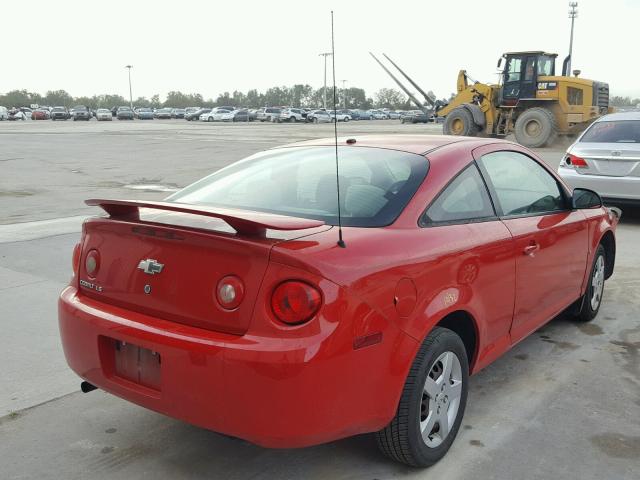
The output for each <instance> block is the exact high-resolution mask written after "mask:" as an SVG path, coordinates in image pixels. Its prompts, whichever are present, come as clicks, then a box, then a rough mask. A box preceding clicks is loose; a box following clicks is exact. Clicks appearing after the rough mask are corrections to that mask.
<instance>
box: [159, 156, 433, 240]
mask: <svg viewBox="0 0 640 480" xmlns="http://www.w3.org/2000/svg"><path fill="white" fill-rule="evenodd" d="M338 153H339V172H340V210H341V215H342V224H343V225H345V226H354V227H381V226H385V225H389V224H391V223H393V222H394V221H395V219H396V218H397V217H398V215H400V213H401V212H402V210H403V209H404V208H405V206H406V204H407V203H408V202H409V200H410V199H411V197H413V195H414V193H415V192H416V190H417V189H418V187H419V186H420V185H421V184H422V182H423V180H424V178H425V176H426V174H427V170H428V165H429V163H428V160H427V159H426V158H425V157H423V156H421V155H416V154H413V153H407V152H400V151H396V150H386V149H379V148H369V147H338ZM168 200H169V201H175V202H182V203H188V204H203V205H216V206H224V207H232V208H240V209H244V210H251V211H262V212H270V213H277V214H281V215H289V216H294V217H302V218H313V219H318V220H323V221H324V222H325V223H327V224H329V225H337V223H338V220H337V212H338V201H337V188H336V164H335V147H290V148H281V149H277V150H269V151H267V152H262V153H259V154H256V155H253V156H252V157H249V158H248V159H246V160H243V161H241V162H238V163H235V164H233V165H230V166H229V167H227V168H224V169H222V170H220V171H218V172H216V173H214V174H213V175H210V176H209V177H206V178H204V179H203V180H200V181H199V182H196V183H194V184H193V185H191V186H189V187H186V188H185V189H183V190H181V191H179V192H177V193H176V194H174V195H172V196H171V197H169V198H168Z"/></svg>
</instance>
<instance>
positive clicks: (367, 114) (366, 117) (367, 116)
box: [357, 110, 373, 120]
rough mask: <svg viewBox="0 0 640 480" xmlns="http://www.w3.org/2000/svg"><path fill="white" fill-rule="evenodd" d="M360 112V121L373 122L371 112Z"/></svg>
mask: <svg viewBox="0 0 640 480" xmlns="http://www.w3.org/2000/svg"><path fill="white" fill-rule="evenodd" d="M357 112H358V120H372V119H373V115H371V111H369V110H357Z"/></svg>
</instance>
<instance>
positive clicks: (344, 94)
mask: <svg viewBox="0 0 640 480" xmlns="http://www.w3.org/2000/svg"><path fill="white" fill-rule="evenodd" d="M340 81H341V82H342V108H343V109H345V110H346V109H347V88H346V86H345V84H346V83H347V81H346V80H340Z"/></svg>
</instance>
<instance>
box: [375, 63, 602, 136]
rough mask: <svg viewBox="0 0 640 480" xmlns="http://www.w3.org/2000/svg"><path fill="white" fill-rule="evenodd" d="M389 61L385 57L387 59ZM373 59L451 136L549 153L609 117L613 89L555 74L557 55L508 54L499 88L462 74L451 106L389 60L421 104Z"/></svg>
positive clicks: (567, 75) (502, 65)
mask: <svg viewBox="0 0 640 480" xmlns="http://www.w3.org/2000/svg"><path fill="white" fill-rule="evenodd" d="M383 55H384V54H383ZM371 56H372V57H373V58H374V59H375V60H376V62H378V64H380V66H381V67H382V68H383V69H384V70H385V71H386V72H387V73H388V74H389V75H390V76H391V78H393V80H395V82H396V83H397V84H398V86H400V88H402V90H404V92H405V93H406V94H407V95H408V96H409V98H410V99H411V101H412V102H413V103H415V104H416V105H417V106H418V108H419V109H421V110H422V111H424V112H425V113H427V115H430V116H432V117H433V118H434V119H437V118H443V119H444V125H443V131H444V133H445V134H447V135H466V136H476V135H484V136H506V135H509V134H511V133H513V134H514V135H515V138H516V141H517V142H518V143H520V144H521V145H524V146H527V147H544V146H546V145H549V144H551V143H552V142H553V141H554V139H555V138H556V136H557V135H571V134H576V133H579V132H581V131H582V130H584V129H585V128H586V127H587V126H588V125H589V124H590V123H591V122H593V121H594V120H595V119H596V118H598V117H600V116H601V115H604V114H606V113H607V112H608V111H609V85H608V84H607V83H604V82H597V81H595V80H587V79H584V78H580V77H579V76H578V75H579V74H580V71H579V70H574V72H573V73H574V76H573V77H571V76H569V72H567V71H566V70H567V63H568V58H567V59H566V60H565V61H564V65H563V72H562V75H561V76H556V74H555V64H556V57H557V54H555V53H546V52H541V51H531V52H510V53H505V54H504V55H503V56H502V57H501V58H500V60H499V61H498V70H499V71H500V82H499V83H498V84H487V83H481V82H477V81H475V80H473V79H472V78H471V77H469V75H468V74H467V72H466V71H465V70H460V72H459V74H458V82H457V94H456V95H455V97H454V98H453V99H451V100H450V101H449V102H443V101H438V100H436V99H434V98H433V97H432V96H431V95H428V94H427V93H425V92H424V90H422V89H421V88H420V87H419V86H418V85H417V84H416V83H415V82H414V81H413V80H412V79H411V78H410V77H409V76H408V75H407V74H406V73H405V72H403V71H402V70H401V69H400V67H398V65H396V64H395V63H394V62H393V60H391V59H390V58H389V57H388V56H387V55H384V57H385V58H386V59H387V60H388V61H389V62H390V63H391V64H392V65H393V66H394V67H395V68H396V69H397V70H398V71H399V72H400V73H401V74H402V75H403V76H404V77H405V78H406V79H407V80H408V81H409V82H410V83H411V85H413V87H414V88H415V89H416V90H418V91H419V92H420V93H421V94H422V96H423V97H424V98H425V101H424V102H420V101H419V100H418V99H417V98H416V97H415V96H414V95H413V94H412V93H411V92H410V91H409V90H408V89H407V88H406V87H405V86H404V85H403V84H402V83H401V82H400V80H398V79H397V78H396V77H395V76H394V75H393V74H392V73H391V71H389V69H387V67H386V66H385V65H384V64H383V63H382V62H381V61H380V60H378V58H377V57H376V56H375V55H373V53H371Z"/></svg>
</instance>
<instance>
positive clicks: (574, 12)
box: [567, 2, 578, 76]
mask: <svg viewBox="0 0 640 480" xmlns="http://www.w3.org/2000/svg"><path fill="white" fill-rule="evenodd" d="M577 16H578V2H569V18H570V19H571V36H570V37H569V62H568V63H567V75H569V76H571V60H572V58H571V56H572V55H573V22H574V21H575V19H576V17H577Z"/></svg>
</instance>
